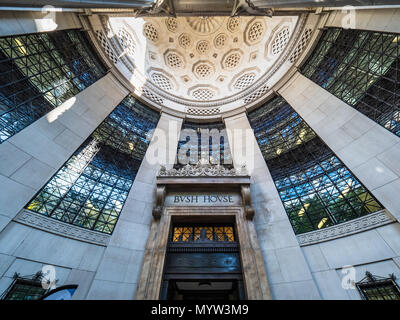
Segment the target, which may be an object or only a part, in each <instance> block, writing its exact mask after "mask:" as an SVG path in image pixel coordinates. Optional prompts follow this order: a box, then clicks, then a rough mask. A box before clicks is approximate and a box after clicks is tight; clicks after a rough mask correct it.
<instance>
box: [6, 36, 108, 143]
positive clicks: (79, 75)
mask: <svg viewBox="0 0 400 320" xmlns="http://www.w3.org/2000/svg"><path fill="white" fill-rule="evenodd" d="M105 72H106V69H105V67H104V66H103V64H102V63H101V62H100V60H99V58H98V57H97V55H96V53H95V52H94V50H92V48H91V46H90V44H89V40H88V38H87V36H86V34H85V33H84V32H82V31H80V30H61V31H53V32H49V33H34V34H28V35H18V36H9V37H2V38H0V143H2V142H4V141H5V140H7V139H8V138H10V137H12V136H13V135H14V134H16V133H18V132H19V131H21V130H22V129H24V128H25V127H27V126H29V125H30V124H32V123H33V122H35V121H36V120H37V119H39V118H40V117H42V116H43V115H45V114H46V113H48V112H49V111H50V110H52V109H54V108H56V107H57V106H59V105H60V104H61V103H63V102H64V101H66V100H67V99H69V98H71V97H73V96H75V95H76V94H78V93H79V92H80V91H82V90H83V89H85V88H87V87H88V86H90V85H91V84H93V83H94V82H96V81H97V80H98V79H100V78H101V77H103V76H104V75H105Z"/></svg>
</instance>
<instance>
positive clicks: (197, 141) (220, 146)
mask: <svg viewBox="0 0 400 320" xmlns="http://www.w3.org/2000/svg"><path fill="white" fill-rule="evenodd" d="M181 149H182V150H181ZM177 154H178V156H177V163H176V164H175V166H174V167H175V168H177V169H178V168H181V167H182V166H183V165H186V164H188V163H189V164H197V163H198V162H199V161H202V162H205V163H210V164H212V165H216V164H220V165H223V166H225V167H228V168H231V167H232V157H231V153H230V149H229V142H228V137H227V135H226V131H225V125H224V124H223V123H206V124H202V123H193V122H185V123H184V124H183V125H182V129H181V136H180V139H179V142H178V150H177Z"/></svg>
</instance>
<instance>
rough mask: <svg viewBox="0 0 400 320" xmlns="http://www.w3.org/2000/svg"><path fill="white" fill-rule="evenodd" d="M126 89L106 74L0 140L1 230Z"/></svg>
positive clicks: (110, 75)
mask: <svg viewBox="0 0 400 320" xmlns="http://www.w3.org/2000/svg"><path fill="white" fill-rule="evenodd" d="M127 94H128V91H127V90H126V89H124V88H123V87H122V86H121V85H120V84H119V83H118V82H117V80H116V79H115V78H114V76H113V75H112V74H107V75H106V76H104V77H103V78H101V79H100V80H98V81H97V82H95V83H94V84H92V85H91V86H89V87H88V88H86V89H85V90H83V91H81V92H80V93H78V94H77V95H76V96H74V97H72V98H70V99H68V100H67V101H65V102H64V103H62V104H61V105H60V106H58V107H57V108H55V109H54V110H52V111H50V112H49V113H48V114H46V115H44V116H43V117H42V118H40V119H39V120H37V121H35V122H34V123H32V124H31V125H30V126H28V127H26V128H25V129H24V130H22V131H20V132H18V133H17V134H16V135H14V136H12V137H11V138H10V139H8V140H7V141H5V142H3V143H2V144H0V190H1V192H0V208H1V210H0V232H1V230H3V228H4V227H5V226H6V225H7V224H8V223H9V222H10V220H11V219H13V218H14V217H15V215H16V214H17V213H18V212H19V211H20V210H21V209H22V208H23V207H24V206H25V205H26V204H27V203H28V201H29V200H30V199H31V198H32V197H33V196H34V195H35V193H36V192H38V191H39V190H40V188H41V187H42V186H43V185H44V184H45V183H46V182H47V181H48V180H49V179H50V177H51V176H52V175H53V174H54V173H56V171H57V170H58V169H59V168H60V167H61V166H62V165H63V163H64V162H65V161H67V160H68V159H69V157H70V156H71V155H72V154H73V153H74V152H75V150H76V149H77V148H78V147H79V146H80V145H81V144H82V143H83V142H84V141H85V140H86V138H87V137H88V136H89V135H90V134H91V133H92V132H93V130H94V129H96V128H97V127H98V126H99V124H100V123H101V122H102V121H103V120H104V119H105V118H106V117H107V116H108V114H109V113H110V112H111V111H112V110H113V109H114V108H115V107H116V106H117V105H118V104H119V102H120V101H121V100H122V99H123V98H124V97H125V96H126V95H127Z"/></svg>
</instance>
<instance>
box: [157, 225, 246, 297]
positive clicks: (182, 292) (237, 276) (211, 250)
mask: <svg viewBox="0 0 400 320" xmlns="http://www.w3.org/2000/svg"><path fill="white" fill-rule="evenodd" d="M242 280H243V277H242V267H241V261H240V252H239V243H238V240H237V236H236V232H235V228H234V225H233V224H204V223H202V224H194V223H191V224H174V225H173V227H172V230H171V233H170V237H169V241H168V246H167V255H166V259H165V265H164V274H163V284H162V290H161V294H160V298H161V299H171V300H197V299H202V300H207V299H212V300H238V299H245V294H244V289H243V281H242Z"/></svg>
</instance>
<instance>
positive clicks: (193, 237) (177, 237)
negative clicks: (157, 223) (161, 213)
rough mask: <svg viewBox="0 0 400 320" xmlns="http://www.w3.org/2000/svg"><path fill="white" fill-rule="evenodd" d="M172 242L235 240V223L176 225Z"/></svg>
mask: <svg viewBox="0 0 400 320" xmlns="http://www.w3.org/2000/svg"><path fill="white" fill-rule="evenodd" d="M171 241H172V242H182V243H188V242H235V241H236V240H235V233H234V229H233V225H203V224H197V225H185V224H184V225H175V226H174V228H173V232H172V239H171Z"/></svg>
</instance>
